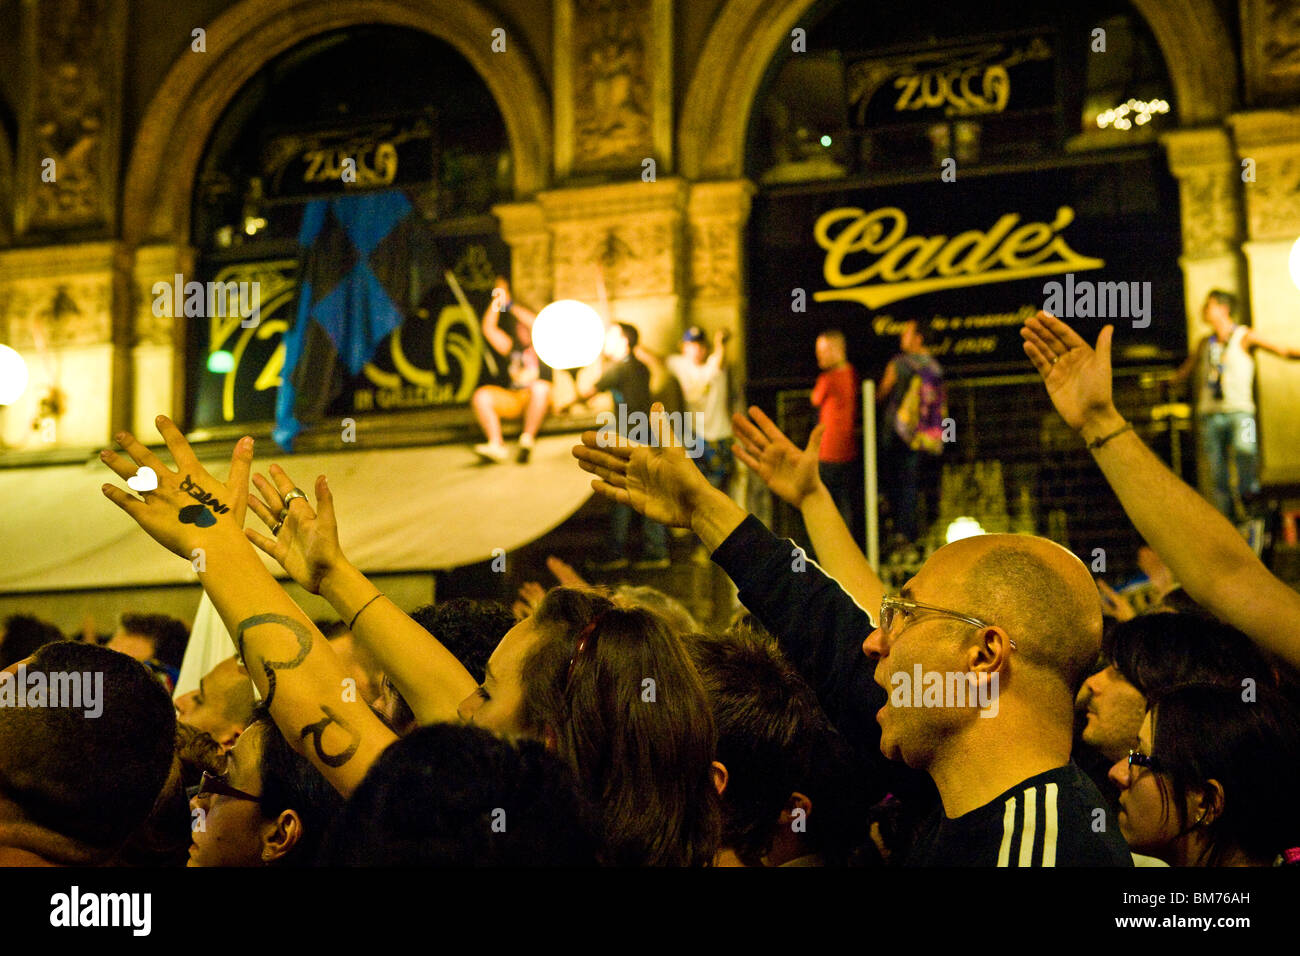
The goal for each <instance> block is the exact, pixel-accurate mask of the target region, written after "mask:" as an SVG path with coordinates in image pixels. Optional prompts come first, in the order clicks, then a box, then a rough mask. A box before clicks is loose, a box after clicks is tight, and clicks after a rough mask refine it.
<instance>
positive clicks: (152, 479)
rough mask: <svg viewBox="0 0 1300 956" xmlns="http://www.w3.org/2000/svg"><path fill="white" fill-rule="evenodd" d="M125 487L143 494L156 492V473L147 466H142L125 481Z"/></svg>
mask: <svg viewBox="0 0 1300 956" xmlns="http://www.w3.org/2000/svg"><path fill="white" fill-rule="evenodd" d="M126 486H127V487H128V488H130V489H131V490H132V491H138V492H140V493H141V494H143V493H144V492H146V491H157V490H158V473H157V472H156V471H154V470H153V469H152V468H150V467H149V466H148V465H142V466H141V467H140V469H139V470H138V471H136V473H135V474H134V475H132V476H131V477H130V478H128V479H127V480H126Z"/></svg>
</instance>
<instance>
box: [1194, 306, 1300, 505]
mask: <svg viewBox="0 0 1300 956" xmlns="http://www.w3.org/2000/svg"><path fill="white" fill-rule="evenodd" d="M1238 316H1239V310H1238V304H1237V297H1236V296H1235V295H1233V294H1232V293H1231V292H1224V291H1223V290H1221V289H1214V290H1213V291H1211V292H1210V294H1209V295H1207V296H1206V297H1205V305H1204V306H1203V307H1202V310H1201V318H1202V321H1204V322H1205V324H1206V325H1208V326H1209V327H1210V329H1211V330H1212V331H1211V333H1210V334H1209V335H1207V336H1206V337H1205V338H1203V339H1201V341H1200V344H1199V345H1198V346H1197V348H1196V351H1194V352H1193V353H1192V354H1191V355H1189V356H1188V357H1187V361H1186V362H1184V363H1183V365H1182V367H1181V368H1179V370H1178V373H1177V374H1176V375H1175V376H1174V379H1173V383H1174V384H1175V385H1181V384H1182V383H1183V382H1185V381H1186V380H1187V379H1188V377H1189V376H1190V375H1191V374H1192V372H1193V371H1195V373H1196V382H1197V386H1196V387H1197V392H1196V417H1197V423H1198V429H1199V435H1200V442H1201V454H1202V455H1203V456H1204V457H1205V459H1206V462H1207V464H1208V466H1209V474H1210V477H1211V480H1212V483H1213V486H1214V506H1215V507H1216V508H1218V509H1219V511H1220V513H1222V514H1223V515H1225V516H1226V517H1228V518H1229V519H1230V520H1236V508H1237V500H1238V498H1240V499H1241V500H1242V502H1243V504H1245V505H1247V506H1249V504H1250V503H1251V502H1253V500H1254V498H1255V496H1257V495H1258V494H1259V477H1258V468H1257V462H1258V444H1259V443H1258V438H1259V436H1258V434H1257V426H1256V423H1255V394H1254V393H1255V358H1254V354H1253V351H1254V350H1255V349H1257V348H1260V349H1264V350H1265V351H1267V352H1272V353H1273V354H1274V355H1279V356H1281V357H1282V358H1288V359H1297V358H1300V348H1294V347H1288V346H1285V345H1280V344H1278V343H1275V342H1270V341H1267V340H1265V339H1263V338H1261V337H1260V336H1259V334H1258V333H1257V332H1256V331H1255V330H1254V329H1252V328H1250V327H1248V326H1245V325H1242V324H1241V323H1240V322H1238ZM1234 458H1235V459H1236V464H1237V483H1236V486H1235V487H1234V486H1233V483H1232V474H1231V465H1230V462H1231V461H1232V460H1233V459H1234Z"/></svg>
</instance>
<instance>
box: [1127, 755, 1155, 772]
mask: <svg viewBox="0 0 1300 956" xmlns="http://www.w3.org/2000/svg"><path fill="white" fill-rule="evenodd" d="M1134 764H1136V765H1137V766H1139V767H1145V768H1146V769H1148V770H1150V771H1151V772H1152V773H1159V772H1160V763H1159V761H1157V760H1156V758H1155V757H1148V756H1147V755H1146V754H1144V753H1143V752H1142V751H1140V750H1130V751H1129V752H1128V772H1129V773H1130V774H1132V773H1133V765H1134Z"/></svg>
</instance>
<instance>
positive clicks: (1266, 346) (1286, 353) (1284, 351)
mask: <svg viewBox="0 0 1300 956" xmlns="http://www.w3.org/2000/svg"><path fill="white" fill-rule="evenodd" d="M1241 347H1242V348H1244V349H1246V350H1247V351H1249V350H1250V349H1263V350H1264V351H1265V352H1272V353H1273V354H1274V355H1277V356H1280V357H1281V358H1284V359H1300V348H1298V347H1296V346H1294V345H1284V344H1282V343H1281V342H1277V341H1275V340H1273V339H1266V338H1264V337H1263V336H1261V335H1260V334H1259V333H1258V332H1256V331H1255V330H1254V329H1247V330H1246V334H1245V335H1243V336H1242V338H1241Z"/></svg>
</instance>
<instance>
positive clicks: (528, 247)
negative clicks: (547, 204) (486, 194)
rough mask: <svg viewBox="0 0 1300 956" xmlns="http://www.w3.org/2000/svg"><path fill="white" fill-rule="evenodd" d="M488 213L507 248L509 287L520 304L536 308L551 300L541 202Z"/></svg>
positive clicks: (507, 205)
mask: <svg viewBox="0 0 1300 956" xmlns="http://www.w3.org/2000/svg"><path fill="white" fill-rule="evenodd" d="M492 212H493V213H495V214H496V217H497V218H498V219H499V220H500V221H501V238H502V239H504V240H505V242H506V244H507V245H508V246H510V286H511V290H512V291H513V292H514V294H515V296H517V297H518V299H519V301H520V302H523V303H525V304H527V305H528V306H529V307H530V308H533V309H540V308H542V307H543V306H545V305H546V304H547V303H548V302H550V301H551V298H552V296H551V286H552V284H553V280H554V274H553V272H552V268H551V234H550V233H549V232H547V231H546V216H545V213H544V212H543V211H542V206H541V203H537V202H519V203H503V204H502V205H499V206H493V207H492Z"/></svg>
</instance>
